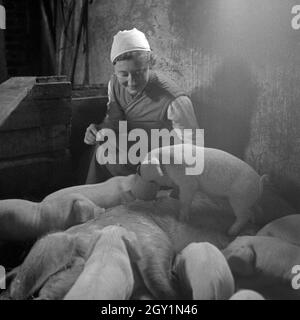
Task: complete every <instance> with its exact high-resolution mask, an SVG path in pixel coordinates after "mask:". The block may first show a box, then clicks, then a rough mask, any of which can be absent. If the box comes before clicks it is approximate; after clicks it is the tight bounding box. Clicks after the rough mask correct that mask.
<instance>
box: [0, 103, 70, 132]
mask: <svg viewBox="0 0 300 320" xmlns="http://www.w3.org/2000/svg"><path fill="white" fill-rule="evenodd" d="M71 115H72V110H71V102H70V100H69V99H55V100H37V101H27V100H25V101H22V102H21V103H20V105H19V107H18V108H17V109H16V110H15V111H13V112H12V113H11V114H10V116H9V117H8V119H7V120H6V121H5V122H4V123H3V124H2V126H0V132H1V131H8V130H18V129H24V128H33V127H39V126H41V127H44V126H51V125H58V124H70V122H71Z"/></svg>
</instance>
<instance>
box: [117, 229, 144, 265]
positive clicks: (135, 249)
mask: <svg viewBox="0 0 300 320" xmlns="http://www.w3.org/2000/svg"><path fill="white" fill-rule="evenodd" d="M122 239H123V241H124V243H125V245H126V248H127V252H128V255H129V257H130V259H131V261H138V260H140V259H141V256H142V254H141V249H140V246H139V243H138V240H137V236H136V234H135V233H133V232H130V231H129V232H127V233H126V234H124V235H123V236H122Z"/></svg>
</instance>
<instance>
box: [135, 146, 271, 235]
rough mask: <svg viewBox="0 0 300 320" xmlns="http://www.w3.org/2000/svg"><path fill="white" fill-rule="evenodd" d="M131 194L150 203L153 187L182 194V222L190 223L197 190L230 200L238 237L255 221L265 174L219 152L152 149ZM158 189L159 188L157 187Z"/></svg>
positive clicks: (192, 148)
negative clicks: (251, 221)
mask: <svg viewBox="0 0 300 320" xmlns="http://www.w3.org/2000/svg"><path fill="white" fill-rule="evenodd" d="M137 175H139V176H140V179H138V178H136V180H135V185H134V186H133V188H132V192H133V194H134V195H135V197H137V198H138V199H143V200H145V197H147V200H149V190H152V189H153V185H157V186H158V187H162V186H164V187H169V188H173V189H174V190H178V191H179V200H180V207H181V210H180V217H179V218H180V220H182V221H183V220H187V218H188V216H189V211H190V206H191V203H192V200H193V197H194V195H195V193H196V192H197V191H201V192H203V193H205V194H206V195H208V196H214V197H216V196H217V197H224V198H227V199H228V201H229V203H230V205H231V207H232V209H233V212H234V214H235V217H236V220H235V222H234V224H233V225H232V226H231V227H230V229H229V232H228V234H229V235H232V236H236V235H238V234H239V233H240V231H241V230H242V229H243V228H244V226H245V225H246V224H247V222H248V221H249V220H250V219H252V220H254V215H253V212H252V211H251V208H253V207H254V206H256V205H257V203H258V200H259V199H260V197H261V194H262V192H263V184H264V179H266V178H267V176H266V175H263V176H260V175H259V174H258V173H257V172H256V171H255V170H254V169H253V168H252V167H251V166H250V165H248V164H247V163H246V162H244V161H242V160H240V159H239V158H237V157H235V156H233V155H231V154H229V153H227V152H225V151H222V150H218V149H213V148H203V147H198V146H195V145H192V144H178V145H173V146H166V147H162V148H157V149H153V150H152V151H151V152H149V153H148V154H147V156H146V157H145V159H144V160H143V161H142V163H141V165H140V167H139V168H138V170H137ZM157 189H158V188H157Z"/></svg>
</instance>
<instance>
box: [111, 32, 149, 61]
mask: <svg viewBox="0 0 300 320" xmlns="http://www.w3.org/2000/svg"><path fill="white" fill-rule="evenodd" d="M136 50H140V51H151V49H150V45H149V42H148V40H147V39H146V36H145V34H144V33H143V32H141V31H139V30H137V29H136V28H133V29H131V30H124V31H119V32H118V33H117V34H116V35H115V36H114V40H113V44H112V47H111V52H110V60H111V62H114V60H115V59H116V58H117V57H118V56H120V55H121V54H123V53H126V52H131V51H136Z"/></svg>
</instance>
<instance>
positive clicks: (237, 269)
mask: <svg viewBox="0 0 300 320" xmlns="http://www.w3.org/2000/svg"><path fill="white" fill-rule="evenodd" d="M227 250H228V249H225V250H224V253H225V252H226V253H225V256H226V259H227V262H228V264H229V266H230V269H231V271H232V272H233V273H235V274H238V275H241V276H250V275H253V274H254V272H255V263H256V261H255V260H256V254H255V251H254V249H253V247H252V246H251V245H247V246H240V247H239V248H236V249H235V250H233V251H232V252H230V251H227Z"/></svg>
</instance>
